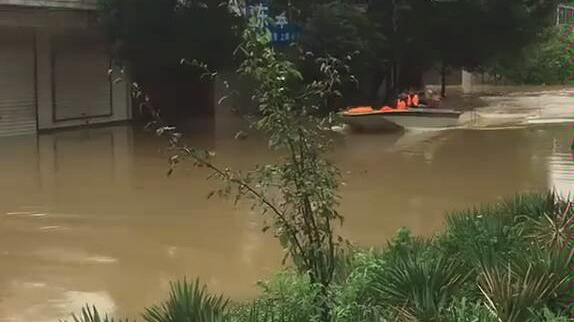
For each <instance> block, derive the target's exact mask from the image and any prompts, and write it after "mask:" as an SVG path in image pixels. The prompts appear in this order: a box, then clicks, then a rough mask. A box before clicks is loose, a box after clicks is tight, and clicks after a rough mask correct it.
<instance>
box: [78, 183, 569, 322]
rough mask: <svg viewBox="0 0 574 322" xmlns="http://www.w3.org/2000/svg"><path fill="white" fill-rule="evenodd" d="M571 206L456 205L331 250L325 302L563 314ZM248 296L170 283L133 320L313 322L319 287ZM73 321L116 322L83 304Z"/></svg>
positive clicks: (428, 315)
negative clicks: (417, 229)
mask: <svg viewBox="0 0 574 322" xmlns="http://www.w3.org/2000/svg"><path fill="white" fill-rule="evenodd" d="M573 215H574V211H573V208H572V207H571V205H570V204H569V203H568V202H567V201H566V200H563V199H560V198H558V197H557V196H555V195H554V194H552V193H549V194H546V195H520V196H516V197H514V198H511V199H509V200H507V201H505V202H501V203H498V204H494V205H488V206H482V207H479V208H473V209H469V210H465V211H460V212H454V213H451V214H448V215H447V217H446V225H445V229H444V231H443V232H441V233H440V234H437V235H436V236H433V237H430V238H421V237H413V236H411V234H410V232H409V231H408V230H407V229H401V230H399V231H398V232H397V233H396V235H395V236H394V238H393V239H392V240H391V241H389V243H388V244H387V245H386V246H384V247H381V248H371V249H364V248H353V247H349V248H348V249H347V250H346V251H345V253H344V254H340V255H339V256H338V258H339V260H338V265H337V268H336V278H335V283H333V284H332V286H331V287H330V289H329V290H328V294H327V296H326V298H325V301H327V302H328V303H329V305H330V306H331V308H332V312H333V314H332V320H333V321H349V322H351V321H353V322H355V321H445V322H471V321H477V322H478V321H481V322H482V321H485V322H490V321H492V322H495V321H504V322H506V321H508V322H514V321H516V322H525V321H552V322H560V321H569V317H571V316H572V312H573V311H572V298H573V293H572V287H573V281H574V279H573V275H572V274H571V273H572V271H573V267H572V265H573V264H572V255H573V240H572V237H573V235H572V233H573V230H574V228H573V227H574V226H573V225H574V219H573ZM260 287H261V289H262V293H261V295H260V296H259V297H258V298H257V299H255V300H254V301H253V302H251V303H235V302H232V301H230V300H228V299H226V298H225V297H223V296H214V295H210V294H209V293H208V292H207V290H206V289H205V288H204V287H203V286H202V285H201V284H200V282H199V281H195V282H193V283H190V282H186V281H180V282H176V283H174V284H173V285H172V290H171V293H170V294H169V298H168V299H167V300H166V301H165V302H164V303H161V304H159V305H158V306H156V307H151V308H146V309H145V312H144V313H143V315H142V317H141V318H140V320H143V321H150V322H164V321H165V322H168V321H171V322H188V321H229V322H251V321H265V322H267V321H281V322H287V321H292V322H303V321H319V316H318V310H317V308H316V307H314V304H313V303H314V301H313V299H314V298H315V297H316V294H317V292H319V288H317V287H315V286H314V285H312V284H311V283H309V281H308V278H307V277H306V276H304V275H301V274H297V273H295V272H293V271H291V270H288V269H286V270H284V271H281V272H278V273H277V274H275V275H274V276H273V277H272V278H271V279H270V280H269V281H267V282H264V283H261V284H260ZM72 321H82V322H98V321H110V322H111V321H121V320H113V319H108V318H103V317H101V316H100V315H99V314H98V313H97V312H96V311H95V308H87V309H86V310H84V311H83V312H82V314H80V316H78V317H74V318H73V319H72Z"/></svg>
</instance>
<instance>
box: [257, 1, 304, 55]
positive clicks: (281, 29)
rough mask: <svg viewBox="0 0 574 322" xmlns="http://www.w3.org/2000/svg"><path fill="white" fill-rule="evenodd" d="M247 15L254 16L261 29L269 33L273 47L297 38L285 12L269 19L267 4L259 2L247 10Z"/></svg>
mask: <svg viewBox="0 0 574 322" xmlns="http://www.w3.org/2000/svg"><path fill="white" fill-rule="evenodd" d="M248 15H249V16H251V17H253V16H255V17H256V18H257V20H258V21H259V23H260V26H261V27H262V28H266V29H267V30H269V32H270V33H271V43H272V44H274V45H285V44H289V43H291V42H293V41H295V40H296V38H297V36H298V32H297V31H298V29H297V26H296V25H294V24H293V23H290V22H289V20H288V19H287V15H286V14H285V12H283V13H281V14H280V15H277V16H275V18H274V19H269V4H268V3H267V2H260V3H257V4H255V5H253V6H250V7H249V9H248Z"/></svg>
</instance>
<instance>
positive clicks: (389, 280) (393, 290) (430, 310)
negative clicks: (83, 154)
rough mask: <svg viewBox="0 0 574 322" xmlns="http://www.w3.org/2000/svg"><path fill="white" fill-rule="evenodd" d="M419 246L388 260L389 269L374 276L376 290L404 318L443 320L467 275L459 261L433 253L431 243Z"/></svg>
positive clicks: (380, 298) (385, 302) (381, 298)
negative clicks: (443, 315)
mask: <svg viewBox="0 0 574 322" xmlns="http://www.w3.org/2000/svg"><path fill="white" fill-rule="evenodd" d="M425 244H426V245H425ZM418 245H419V246H418V247H415V248H411V249H409V250H408V251H404V253H403V254H402V255H398V254H397V255H396V256H393V257H391V258H389V260H388V262H387V265H386V269H385V270H383V271H381V272H380V273H379V274H378V276H376V277H375V280H374V283H373V284H374V285H373V288H374V290H373V291H374V293H375V295H376V296H377V297H378V298H379V300H380V302H381V303H382V304H386V305H390V306H392V307H394V308H395V309H396V310H397V311H398V312H400V315H401V316H402V319H411V318H415V319H417V320H420V321H440V320H441V318H442V314H443V312H444V311H445V309H446V308H448V307H449V306H450V302H451V301H452V298H453V296H454V295H455V293H456V292H457V291H458V290H459V288H460V287H461V286H462V285H463V284H464V282H465V281H466V279H467V278H468V272H467V271H466V270H465V269H464V267H463V265H462V264H461V263H460V262H459V261H455V260H452V259H450V258H448V257H446V256H442V255H441V254H436V253H434V252H433V251H432V250H431V249H429V247H430V246H429V245H430V242H426V243H425V242H423V241H419V242H418ZM431 253H433V256H434V257H433V256H429V254H431Z"/></svg>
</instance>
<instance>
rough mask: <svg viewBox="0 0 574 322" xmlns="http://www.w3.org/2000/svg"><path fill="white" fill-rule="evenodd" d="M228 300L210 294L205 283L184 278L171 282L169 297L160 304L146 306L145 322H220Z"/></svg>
mask: <svg viewBox="0 0 574 322" xmlns="http://www.w3.org/2000/svg"><path fill="white" fill-rule="evenodd" d="M228 303H229V300H227V299H224V298H223V296H215V295H210V294H209V293H208V292H207V287H206V286H205V285H200V283H199V279H197V280H196V281H195V283H188V282H187V281H186V280H185V279H184V280H183V281H182V282H180V281H178V282H175V283H172V284H171V290H170V294H169V298H168V299H167V300H166V301H165V302H164V303H162V304H160V305H156V306H152V307H149V308H146V310H145V313H144V314H143V318H144V320H145V321H147V322H220V321H223V320H224V317H225V314H224V313H225V309H226V307H227V305H228Z"/></svg>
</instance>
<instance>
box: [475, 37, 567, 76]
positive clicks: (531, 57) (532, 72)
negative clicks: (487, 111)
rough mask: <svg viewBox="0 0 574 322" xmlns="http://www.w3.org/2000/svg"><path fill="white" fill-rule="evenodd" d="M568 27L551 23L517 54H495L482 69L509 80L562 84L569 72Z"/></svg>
mask: <svg viewBox="0 0 574 322" xmlns="http://www.w3.org/2000/svg"><path fill="white" fill-rule="evenodd" d="M573 41H574V35H573V34H572V29H571V27H568V26H552V27H549V28H546V29H545V30H543V31H542V32H541V33H540V35H539V37H538V40H537V41H536V42H534V43H532V44H530V45H528V46H526V47H525V48H523V49H522V51H521V52H520V53H519V54H518V55H513V56H509V55H505V56H502V55H501V56H498V57H495V58H494V59H493V60H492V61H491V62H489V63H487V64H485V65H484V69H485V70H486V71H487V72H489V73H491V74H493V75H497V76H499V77H500V78H502V80H503V81H504V82H507V83H511V84H535V85H540V84H566V82H568V81H570V76H571V74H572V63H571V57H572V48H571V47H570V46H567V45H566V44H571V43H572V42H573Z"/></svg>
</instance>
